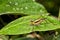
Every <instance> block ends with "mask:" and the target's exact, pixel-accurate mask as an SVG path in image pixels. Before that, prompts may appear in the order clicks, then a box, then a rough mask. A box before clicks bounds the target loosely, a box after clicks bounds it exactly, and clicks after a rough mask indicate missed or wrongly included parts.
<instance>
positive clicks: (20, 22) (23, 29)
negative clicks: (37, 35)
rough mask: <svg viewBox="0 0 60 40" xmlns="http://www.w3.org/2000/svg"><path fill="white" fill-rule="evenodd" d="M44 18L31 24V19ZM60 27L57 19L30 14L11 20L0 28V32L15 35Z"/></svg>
mask: <svg viewBox="0 0 60 40" xmlns="http://www.w3.org/2000/svg"><path fill="white" fill-rule="evenodd" d="M42 18H43V19H44V18H45V19H44V20H43V21H42V22H41V23H40V24H38V25H31V20H34V21H35V20H37V19H42ZM58 28H60V23H59V21H58V20H57V19H56V18H54V17H50V16H41V15H31V16H25V17H21V18H18V19H16V20H15V21H12V22H11V23H9V24H8V25H6V26H5V27H4V28H2V29H1V30H0V34H4V35H17V34H25V33H30V32H33V31H48V30H55V29H58Z"/></svg>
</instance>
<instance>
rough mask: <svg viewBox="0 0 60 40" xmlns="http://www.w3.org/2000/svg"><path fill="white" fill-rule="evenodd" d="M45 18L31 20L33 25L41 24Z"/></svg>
mask: <svg viewBox="0 0 60 40" xmlns="http://www.w3.org/2000/svg"><path fill="white" fill-rule="evenodd" d="M44 19H45V18H42V19H37V20H35V21H31V25H39V24H40V23H41V22H42V21H43V20H44Z"/></svg>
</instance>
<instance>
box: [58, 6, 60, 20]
mask: <svg viewBox="0 0 60 40" xmlns="http://www.w3.org/2000/svg"><path fill="white" fill-rule="evenodd" d="M58 20H60V7H59V15H58Z"/></svg>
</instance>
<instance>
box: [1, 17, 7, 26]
mask: <svg viewBox="0 0 60 40" xmlns="http://www.w3.org/2000/svg"><path fill="white" fill-rule="evenodd" d="M0 21H1V23H2V24H3V25H4V26H5V25H6V23H5V22H4V21H3V20H2V18H1V17H0Z"/></svg>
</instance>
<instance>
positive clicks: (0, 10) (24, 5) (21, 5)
mask: <svg viewBox="0 0 60 40" xmlns="http://www.w3.org/2000/svg"><path fill="white" fill-rule="evenodd" d="M2 14H27V15H35V14H47V11H46V10H45V8H44V6H43V5H41V4H38V3H36V2H35V1H33V0H2V1H1V4H0V15H2Z"/></svg>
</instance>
